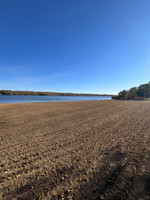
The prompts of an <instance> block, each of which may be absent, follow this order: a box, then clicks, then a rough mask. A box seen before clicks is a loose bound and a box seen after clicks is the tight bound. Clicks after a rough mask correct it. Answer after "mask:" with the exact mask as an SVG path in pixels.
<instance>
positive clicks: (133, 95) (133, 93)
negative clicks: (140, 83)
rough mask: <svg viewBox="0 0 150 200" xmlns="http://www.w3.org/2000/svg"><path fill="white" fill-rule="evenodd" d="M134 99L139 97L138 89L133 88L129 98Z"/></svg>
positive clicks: (129, 92)
mask: <svg viewBox="0 0 150 200" xmlns="http://www.w3.org/2000/svg"><path fill="white" fill-rule="evenodd" d="M134 97H137V87H132V88H131V89H130V90H129V91H128V95H127V98H134Z"/></svg>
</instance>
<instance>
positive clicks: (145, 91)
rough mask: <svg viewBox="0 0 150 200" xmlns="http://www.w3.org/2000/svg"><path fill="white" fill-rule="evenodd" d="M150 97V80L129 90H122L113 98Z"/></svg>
mask: <svg viewBox="0 0 150 200" xmlns="http://www.w3.org/2000/svg"><path fill="white" fill-rule="evenodd" d="M145 98H150V81H149V82H148V83H145V84H141V85H139V86H138V87H132V88H130V89H129V90H122V91H121V92H119V93H118V96H116V97H115V99H141V100H142V99H145Z"/></svg>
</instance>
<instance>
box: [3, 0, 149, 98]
mask: <svg viewBox="0 0 150 200" xmlns="http://www.w3.org/2000/svg"><path fill="white" fill-rule="evenodd" d="M148 81H150V0H1V1H0V89H11V90H35V91H56V92H84V93H107V94H116V93H118V92H119V91H120V90H122V89H129V88H130V87H132V86H138V85H140V84H142V83H146V82H148Z"/></svg>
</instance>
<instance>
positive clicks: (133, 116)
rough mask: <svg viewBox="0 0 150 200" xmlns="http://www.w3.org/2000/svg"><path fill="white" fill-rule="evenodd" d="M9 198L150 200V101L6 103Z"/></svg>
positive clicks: (0, 133) (0, 140)
mask: <svg viewBox="0 0 150 200" xmlns="http://www.w3.org/2000/svg"><path fill="white" fill-rule="evenodd" d="M0 198H1V199H4V200H5V199H9V200H10V199H18V200H23V199H24V200H25V199H42V200H43V199H65V200H67V199H68V200H69V199H70V200H71V199H74V200H84V199H92V200H94V199H107V200H108V199H109V200H121V199H131V200H133V199H136V200H137V199H144V200H146V199H150V102H149V101H148V102H146V101H142V102H135V101H90V102H65V103H64V102H63V103H60V102H59V103H29V104H5V105H4V104H3V105H2V104H1V105H0Z"/></svg>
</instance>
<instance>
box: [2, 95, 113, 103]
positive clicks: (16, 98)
mask: <svg viewBox="0 0 150 200" xmlns="http://www.w3.org/2000/svg"><path fill="white" fill-rule="evenodd" d="M110 99H111V97H109V96H30V95H29V96H24V95H0V103H29V102H63V101H92V100H110Z"/></svg>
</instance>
